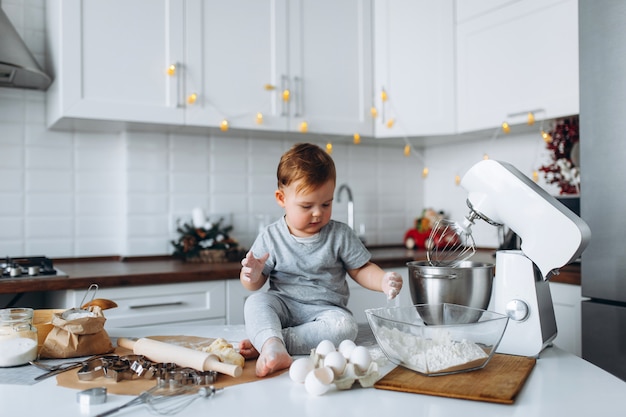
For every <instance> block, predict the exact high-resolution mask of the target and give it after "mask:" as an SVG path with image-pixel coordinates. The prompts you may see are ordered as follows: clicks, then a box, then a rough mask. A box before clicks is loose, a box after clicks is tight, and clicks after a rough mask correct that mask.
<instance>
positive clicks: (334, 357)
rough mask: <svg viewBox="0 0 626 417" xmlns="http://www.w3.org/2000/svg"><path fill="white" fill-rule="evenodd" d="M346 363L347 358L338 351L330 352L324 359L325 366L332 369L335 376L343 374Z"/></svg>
mask: <svg viewBox="0 0 626 417" xmlns="http://www.w3.org/2000/svg"><path fill="white" fill-rule="evenodd" d="M346 363H347V361H346V358H344V356H343V355H342V354H341V353H340V352H337V351H334V352H329V353H327V354H326V356H325V357H324V366H325V367H328V368H330V369H332V370H333V373H334V374H335V376H340V375H341V374H343V371H344V369H346Z"/></svg>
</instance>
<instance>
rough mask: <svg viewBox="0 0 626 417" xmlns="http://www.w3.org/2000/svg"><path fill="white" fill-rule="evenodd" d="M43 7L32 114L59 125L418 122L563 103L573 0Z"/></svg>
mask: <svg viewBox="0 0 626 417" xmlns="http://www.w3.org/2000/svg"><path fill="white" fill-rule="evenodd" d="M46 7H47V15H48V22H47V29H48V38H47V39H48V41H49V42H48V44H49V52H50V63H51V66H52V68H50V70H51V72H52V73H53V75H54V81H53V84H52V85H51V87H50V89H49V90H48V93H47V97H48V103H47V104H48V106H47V109H48V125H49V126H51V127H55V128H60V129H61V128H72V127H74V126H77V125H79V124H80V126H81V127H86V128H100V126H101V124H100V123H98V122H99V121H105V122H107V123H106V126H110V125H111V124H110V123H109V122H114V123H113V126H114V127H116V128H120V129H122V128H124V127H125V126H127V124H128V123H134V124H136V125H146V126H150V127H151V126H164V125H168V126H191V127H213V128H218V127H223V128H238V129H256V130H268V131H279V132H283V131H291V132H307V131H308V132H311V133H320V134H333V135H350V136H352V135H353V134H355V133H359V134H361V135H363V136H375V137H402V136H411V137H419V136H437V135H452V134H455V133H464V132H468V131H473V130H482V129H486V128H495V127H497V126H499V125H500V123H501V122H502V121H503V120H504V119H506V118H507V117H508V115H510V114H516V113H519V112H526V111H531V110H537V109H542V110H544V112H545V113H544V114H539V115H538V117H541V118H553V117H559V116H564V115H571V114H576V113H577V112H578V35H577V27H578V22H577V1H576V0H508V1H507V0H462V1H459V0H438V1H432V0H342V1H336V0H315V1H313V0H229V1H224V0H178V1H174V0H133V1H125V0H50V1H48V2H46ZM372 109H375V110H376V112H372ZM513 122H515V121H513Z"/></svg>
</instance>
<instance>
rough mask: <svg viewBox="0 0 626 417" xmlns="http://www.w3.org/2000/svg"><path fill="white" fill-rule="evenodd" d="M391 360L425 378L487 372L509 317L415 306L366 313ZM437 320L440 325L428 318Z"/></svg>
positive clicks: (450, 307)
mask: <svg viewBox="0 0 626 417" xmlns="http://www.w3.org/2000/svg"><path fill="white" fill-rule="evenodd" d="M365 313H366V315H367V320H368V322H369V325H370V327H371V328H372V332H373V333H374V336H375V337H376V341H377V342H378V345H379V346H380V348H381V350H382V351H383V352H384V354H385V356H387V358H388V359H389V360H390V361H391V362H393V363H395V364H396V365H400V366H403V367H405V368H408V369H411V370H413V371H415V372H418V373H420V374H423V375H428V376H434V375H448V374H454V373H459V372H467V371H473V370H476V369H481V368H484V367H485V366H486V365H487V363H489V360H490V359H491V358H492V357H493V354H494V353H495V351H496V349H497V347H498V344H499V343H500V340H501V339H502V335H503V334H504V330H505V329H506V325H507V323H508V320H509V318H508V317H507V316H505V315H503V314H500V313H496V312H492V311H487V310H481V309H477V308H471V307H465V306H461V305H456V304H448V303H443V304H417V305H414V306H410V307H390V308H374V309H368V310H365ZM432 316H437V317H438V322H437V323H427V322H425V321H424V317H432Z"/></svg>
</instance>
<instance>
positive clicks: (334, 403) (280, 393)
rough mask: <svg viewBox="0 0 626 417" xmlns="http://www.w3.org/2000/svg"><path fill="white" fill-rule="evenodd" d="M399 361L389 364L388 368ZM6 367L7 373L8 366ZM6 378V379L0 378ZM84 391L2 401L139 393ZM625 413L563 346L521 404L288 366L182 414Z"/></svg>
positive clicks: (32, 390)
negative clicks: (391, 386)
mask: <svg viewBox="0 0 626 417" xmlns="http://www.w3.org/2000/svg"><path fill="white" fill-rule="evenodd" d="M108 331H109V333H110V335H111V336H112V337H120V336H135V337H140V336H148V335H153V334H156V333H155V331H157V332H158V334H161V335H190V336H203V337H223V338H225V339H227V340H229V341H239V340H241V339H242V338H243V337H244V332H243V326H226V327H225V326H193V327H191V326H189V327H159V328H158V329H155V328H147V329H116V330H111V329H109V330H108ZM393 367H394V366H393V365H392V364H388V365H387V366H384V367H383V369H382V370H383V372H388V371H390V370H391V369H392V368H393ZM0 374H1V373H0ZM0 384H2V381H0ZM77 392H78V391H76V390H73V389H69V388H64V387H59V386H57V384H56V379H55V378H49V379H47V380H44V381H42V382H39V383H37V384H35V385H7V384H5V385H0V409H1V410H2V412H1V414H2V415H3V416H5V415H6V416H18V415H19V416H27V417H30V416H51V417H53V416H63V417H70V416H95V415H96V414H98V413H102V412H104V411H106V410H109V409H111V408H114V407H116V406H118V405H121V404H123V403H124V402H127V401H129V400H130V399H131V398H132V397H129V396H119V395H111V394H109V395H108V398H107V402H106V403H105V404H101V405H92V406H90V407H89V408H86V409H81V406H80V405H79V404H78V402H77V401H76V393H77ZM409 412H410V415H415V416H431V417H432V416H453V415H459V416H461V415H462V416H463V417H489V416H497V417H506V416H520V417H521V416H523V417H529V416H533V417H534V416H550V417H554V416H567V417H576V416H581V417H582V416H584V417H588V416H590V415H596V416H603V417H608V416H624V415H625V413H626V382H624V381H622V380H620V379H618V378H616V377H614V376H612V375H611V374H609V373H607V372H605V371H603V370H602V369H600V368H598V367H596V366H595V365H592V364H590V363H588V362H586V361H584V360H583V359H581V358H579V357H577V356H574V355H572V354H570V353H567V352H565V351H563V350H561V349H558V348H556V347H553V348H548V349H546V350H545V351H544V352H543V353H542V355H541V358H540V359H539V360H538V361H537V364H536V365H535V368H534V369H533V371H532V373H531V375H530V377H529V379H528V380H527V381H526V384H525V385H524V388H523V389H522V392H521V393H520V395H519V396H518V398H517V399H516V401H515V404H513V405H501V404H492V403H486V402H479V401H469V400H458V399H451V398H443V397H435V396H429V395H419V394H409V393H401V392H393V391H386V390H379V389H376V388H361V387H359V386H358V384H356V385H355V386H354V387H353V388H352V389H350V390H345V391H340V390H331V391H330V392H328V393H326V394H324V395H322V396H319V397H315V396H311V395H309V394H308V393H307V392H306V391H305V389H304V386H303V385H300V384H297V383H295V382H293V381H292V380H291V379H290V378H289V375H288V374H287V373H284V374H282V375H280V376H277V377H275V378H270V379H266V380H262V381H258V382H252V383H247V384H241V385H235V386H231V387H227V388H226V389H224V390H223V391H221V392H219V393H218V394H217V396H215V397H213V398H208V399H204V398H200V399H198V400H196V401H194V402H193V403H192V404H191V405H190V406H189V407H188V408H186V409H185V411H184V412H183V413H180V414H179V415H187V416H189V415H204V416H257V417H259V416H261V417H262V416H266V415H267V416H270V415H271V416H274V415H279V416H284V415H303V416H324V417H333V416H337V417H350V416H355V417H356V416H359V417H363V416H389V415H396V416H400V415H405V414H407V413H409ZM125 415H132V416H153V415H154V414H151V413H150V412H149V409H148V408H147V407H146V406H144V405H140V406H136V407H133V408H128V409H125V410H122V411H120V412H119V413H116V414H113V416H120V417H122V416H125Z"/></svg>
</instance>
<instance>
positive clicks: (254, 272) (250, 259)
mask: <svg viewBox="0 0 626 417" xmlns="http://www.w3.org/2000/svg"><path fill="white" fill-rule="evenodd" d="M269 257H270V254H269V253H266V254H265V255H263V256H261V257H260V258H255V257H254V255H253V254H252V251H248V253H247V254H246V257H245V258H243V259H242V261H241V265H242V268H241V278H242V279H244V280H246V281H248V282H250V283H254V282H257V281H258V280H259V279H261V274H262V273H263V267H264V266H265V261H267V258H269Z"/></svg>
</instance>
